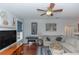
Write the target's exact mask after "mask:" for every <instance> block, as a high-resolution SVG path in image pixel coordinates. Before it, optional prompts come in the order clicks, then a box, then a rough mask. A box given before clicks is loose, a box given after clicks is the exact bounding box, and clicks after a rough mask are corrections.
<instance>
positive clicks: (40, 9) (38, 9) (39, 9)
mask: <svg viewBox="0 0 79 59" xmlns="http://www.w3.org/2000/svg"><path fill="white" fill-rule="evenodd" d="M37 10H38V11H45V12H46V10H42V9H37Z"/></svg>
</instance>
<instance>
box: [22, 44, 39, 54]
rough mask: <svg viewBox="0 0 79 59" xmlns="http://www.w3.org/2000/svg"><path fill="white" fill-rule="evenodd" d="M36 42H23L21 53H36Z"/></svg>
mask: <svg viewBox="0 0 79 59" xmlns="http://www.w3.org/2000/svg"><path fill="white" fill-rule="evenodd" d="M37 48H38V46H37V44H36V43H33V44H32V45H30V46H29V45H28V44H23V55H36V53H37Z"/></svg>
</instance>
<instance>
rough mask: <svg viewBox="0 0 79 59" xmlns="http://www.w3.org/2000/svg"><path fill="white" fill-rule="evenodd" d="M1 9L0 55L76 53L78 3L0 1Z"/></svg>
mask: <svg viewBox="0 0 79 59" xmlns="http://www.w3.org/2000/svg"><path fill="white" fill-rule="evenodd" d="M51 4H53V5H54V7H52V10H50V9H51V6H53V5H51ZM72 6H73V7H72ZM0 8H1V9H0V21H1V22H0V33H1V34H3V35H2V36H0V38H1V39H0V41H1V42H0V45H2V46H0V55H64V54H79V46H78V44H79V43H78V42H79V40H78V39H79V37H78V36H79V16H78V15H79V11H78V10H79V4H78V3H24V4H23V3H20V4H18V3H10V4H9V3H2V4H0ZM41 10H42V11H41ZM57 10H58V11H57ZM49 11H50V12H51V14H50V13H49V14H48V13H47V12H49ZM56 11H57V12H56ZM45 12H46V13H45ZM43 13H44V14H43ZM4 34H6V35H8V36H11V35H12V36H11V37H9V38H8V39H12V40H9V41H8V42H7V39H6V38H3V37H8V36H5V35H4ZM12 37H13V38H12ZM14 38H15V39H16V40H15V39H14ZM3 40H4V41H3ZM3 43H4V44H3Z"/></svg>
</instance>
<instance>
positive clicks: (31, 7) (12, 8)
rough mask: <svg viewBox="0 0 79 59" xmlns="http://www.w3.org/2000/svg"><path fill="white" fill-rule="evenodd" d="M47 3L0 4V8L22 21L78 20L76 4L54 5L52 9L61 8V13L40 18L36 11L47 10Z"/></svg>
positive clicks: (77, 6)
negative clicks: (47, 19)
mask: <svg viewBox="0 0 79 59" xmlns="http://www.w3.org/2000/svg"><path fill="white" fill-rule="evenodd" d="M47 6H48V3H24V4H23V3H16V4H13V3H4V4H3V3H1V4H0V8H1V9H5V10H7V11H9V12H10V13H12V14H14V15H15V16H17V17H19V18H23V19H27V18H30V19H41V18H60V19H61V18H63V19H65V18H79V4H78V3H56V5H55V8H54V9H59V8H62V9H63V12H60V13H54V16H46V15H45V16H40V14H41V13H43V12H39V11H37V10H36V9H37V8H40V9H47Z"/></svg>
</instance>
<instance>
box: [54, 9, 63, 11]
mask: <svg viewBox="0 0 79 59" xmlns="http://www.w3.org/2000/svg"><path fill="white" fill-rule="evenodd" d="M62 11H63V9H57V10H53V12H62Z"/></svg>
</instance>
